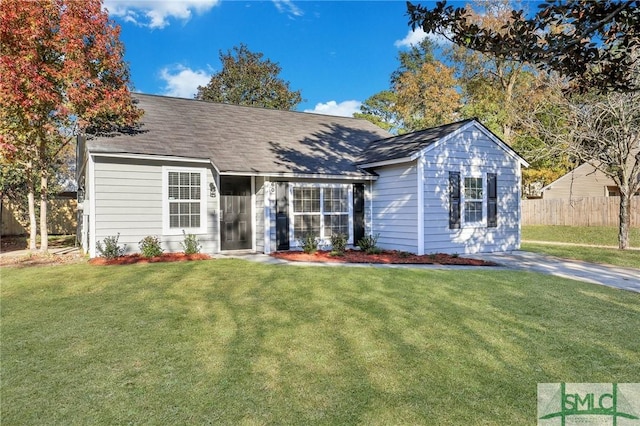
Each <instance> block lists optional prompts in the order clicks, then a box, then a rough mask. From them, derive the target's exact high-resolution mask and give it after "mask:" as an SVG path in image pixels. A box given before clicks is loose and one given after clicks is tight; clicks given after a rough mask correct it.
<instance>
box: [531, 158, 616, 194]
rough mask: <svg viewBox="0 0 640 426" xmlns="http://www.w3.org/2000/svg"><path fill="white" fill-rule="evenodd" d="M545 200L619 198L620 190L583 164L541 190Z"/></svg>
mask: <svg viewBox="0 0 640 426" xmlns="http://www.w3.org/2000/svg"><path fill="white" fill-rule="evenodd" d="M541 194H542V198H544V199H545V200H551V199H559V198H561V199H565V200H570V199H572V198H584V197H619V196H620V189H619V188H618V185H617V184H616V183H615V182H614V181H613V179H611V178H610V177H609V176H607V175H605V174H604V173H602V172H601V171H600V170H598V169H596V168H595V167H594V166H593V165H591V164H589V163H583V164H581V165H580V166H578V167H576V168H575V169H573V170H572V171H570V172H569V173H567V174H565V175H563V176H560V177H559V178H558V179H556V180H555V181H553V182H551V183H550V184H549V185H547V186H545V187H543V188H542V190H541Z"/></svg>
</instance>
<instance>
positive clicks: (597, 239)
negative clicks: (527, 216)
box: [522, 225, 640, 247]
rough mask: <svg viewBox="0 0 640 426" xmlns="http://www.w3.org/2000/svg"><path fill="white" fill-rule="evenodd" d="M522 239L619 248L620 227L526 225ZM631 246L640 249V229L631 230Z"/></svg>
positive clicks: (523, 228)
mask: <svg viewBox="0 0 640 426" xmlns="http://www.w3.org/2000/svg"><path fill="white" fill-rule="evenodd" d="M522 239H523V240H532V241H554V242H560V243H572V244H589V245H600V246H612V247H618V227H617V226H560V225H525V226H523V227H522ZM629 244H630V245H631V247H640V228H637V227H636V228H631V229H629Z"/></svg>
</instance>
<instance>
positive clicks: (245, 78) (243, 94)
mask: <svg viewBox="0 0 640 426" xmlns="http://www.w3.org/2000/svg"><path fill="white" fill-rule="evenodd" d="M263 56H264V55H263V54H262V53H253V52H251V51H249V49H248V48H247V46H246V45H245V44H240V46H239V47H234V48H233V51H227V53H226V54H224V53H222V51H220V62H221V63H222V70H221V71H219V72H217V73H216V74H214V75H212V76H211V80H210V81H209V83H208V84H207V85H206V86H199V87H198V93H197V94H196V96H195V97H196V99H201V100H204V101H209V102H222V103H227V104H234V105H247V106H258V107H263V108H273V109H281V110H293V109H295V107H296V106H297V105H298V104H299V103H300V102H302V97H301V93H300V91H299V90H297V91H291V90H290V89H289V83H288V82H286V81H284V80H282V79H280V78H279V77H278V75H279V74H280V71H281V68H280V66H279V65H278V64H277V63H274V62H271V61H270V60H268V59H267V60H262V57H263Z"/></svg>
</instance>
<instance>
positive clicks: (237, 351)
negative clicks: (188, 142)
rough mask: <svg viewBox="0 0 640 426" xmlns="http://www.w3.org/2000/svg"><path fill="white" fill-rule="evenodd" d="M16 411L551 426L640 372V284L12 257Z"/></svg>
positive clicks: (96, 419)
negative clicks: (581, 395)
mask: <svg viewBox="0 0 640 426" xmlns="http://www.w3.org/2000/svg"><path fill="white" fill-rule="evenodd" d="M1 273H2V277H1V278H2V288H1V294H0V295H1V298H0V315H1V324H2V329H1V331H2V336H1V337H2V338H1V340H0V350H1V357H2V363H1V364H0V369H1V370H0V372H1V377H2V382H1V385H0V386H1V394H0V397H1V401H2V405H1V410H2V411H1V416H2V418H1V420H2V424H3V426H4V425H12V424H29V425H37V424H65V425H74V424H77V425H85V424H185V425H186V424H198V425H201V424H305V425H306V424H338V425H343V424H438V425H443V424H452V425H460V424H479V423H482V424H501V425H502V424H535V423H536V387H537V383H540V382H561V381H564V382H638V381H639V380H640V376H639V374H638V372H639V371H640V354H639V353H638V345H639V344H640V342H639V341H638V337H637V336H638V333H637V331H638V330H639V329H640V294H637V293H632V292H626V291H621V290H614V289H610V288H607V287H603V286H597V285H589V284H584V283H579V282H575V281H569V280H564V279H561V278H557V277H552V276H545V275H539V274H533V273H525V272H512V271H504V270H495V269H482V270H472V271H468V270H464V271H461V270H456V271H448V270H428V271H419V270H410V269H395V268H387V269H381V268H371V267H365V268H362V267H360V268H357V267H298V266H282V265H262V264H254V263H248V262H245V261H242V260H214V261H199V262H187V263H178V264H176V263H170V264H169V263H167V264H142V265H131V266H106V267H99V266H90V265H86V264H78V265H65V266H53V267H36V268H17V267H12V268H3V269H2V272H1Z"/></svg>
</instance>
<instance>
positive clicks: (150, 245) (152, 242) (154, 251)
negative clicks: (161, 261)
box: [138, 235, 163, 257]
mask: <svg viewBox="0 0 640 426" xmlns="http://www.w3.org/2000/svg"><path fill="white" fill-rule="evenodd" d="M138 245H139V246H140V252H141V253H142V255H143V256H144V257H156V256H160V255H161V254H162V252H163V250H162V247H161V246H160V239H159V238H158V237H152V236H150V235H149V236H147V237H144V238H143V239H142V240H140V242H139V243H138Z"/></svg>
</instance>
